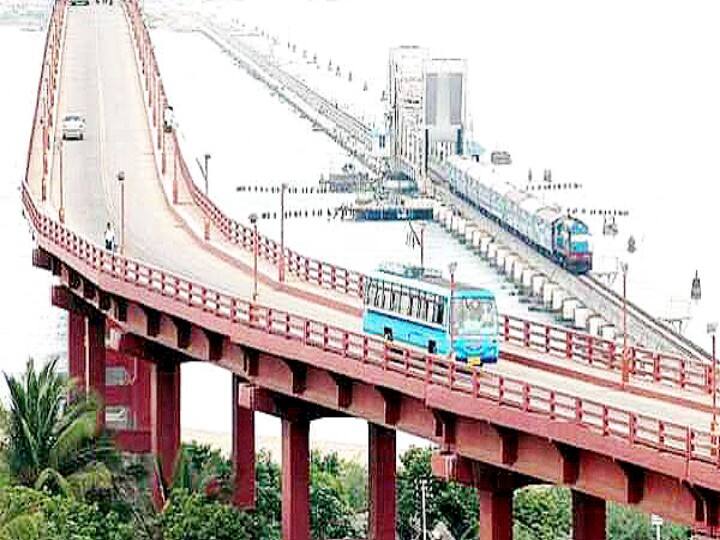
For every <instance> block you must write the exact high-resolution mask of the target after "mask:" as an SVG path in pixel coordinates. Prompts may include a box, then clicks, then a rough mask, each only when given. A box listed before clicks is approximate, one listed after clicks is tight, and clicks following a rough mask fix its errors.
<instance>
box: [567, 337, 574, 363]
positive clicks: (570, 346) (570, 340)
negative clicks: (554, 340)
mask: <svg viewBox="0 0 720 540" xmlns="http://www.w3.org/2000/svg"><path fill="white" fill-rule="evenodd" d="M574 335H575V334H573V332H566V333H565V358H567V359H568V360H570V359H571V358H572V356H573V336H574Z"/></svg>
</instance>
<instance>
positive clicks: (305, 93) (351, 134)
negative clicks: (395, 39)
mask: <svg viewBox="0 0 720 540" xmlns="http://www.w3.org/2000/svg"><path fill="white" fill-rule="evenodd" d="M196 29H197V30H199V31H201V32H202V33H203V34H205V35H206V36H207V37H208V38H210V39H211V40H212V41H214V42H216V44H217V45H219V46H221V48H223V49H224V50H225V51H226V52H228V53H232V52H235V53H236V54H237V53H240V54H241V55H242V56H244V57H245V58H247V59H248V60H250V61H251V62H252V63H253V64H254V66H250V65H247V64H246V63H242V64H241V66H242V67H243V68H245V69H247V70H249V71H255V69H257V70H259V71H263V72H264V75H265V76H266V77H267V78H269V79H272V80H274V82H275V84H276V86H275V87H274V90H276V91H277V92H279V93H281V94H283V96H284V98H285V99H286V101H288V103H290V104H293V105H295V103H294V100H296V99H298V100H300V101H302V102H303V103H304V104H305V106H307V107H310V108H311V109H312V110H314V111H315V112H316V113H317V114H319V115H321V116H322V117H324V118H326V119H327V120H328V121H330V122H331V123H332V124H333V125H335V126H336V127H337V129H338V130H340V131H342V132H343V133H345V134H346V136H347V137H348V138H349V139H351V140H353V141H354V142H355V143H356V144H358V145H359V146H361V147H365V148H367V147H368V145H369V144H370V143H369V132H370V130H369V128H368V126H366V125H365V124H364V123H363V122H361V121H360V120H359V119H357V118H355V117H354V116H352V115H351V114H349V113H348V112H346V111H344V110H342V109H340V108H338V107H337V106H335V104H334V103H333V102H331V101H330V100H328V99H327V98H325V97H324V96H322V95H321V94H319V93H318V92H316V91H315V90H313V89H311V88H310V87H309V86H308V85H307V84H305V83H304V82H303V81H301V80H300V79H298V78H297V77H295V76H293V75H291V74H290V73H288V72H287V71H285V70H283V69H282V68H281V67H280V66H279V65H278V64H277V63H276V62H275V61H274V60H273V59H270V58H268V57H267V56H266V55H264V54H262V53H260V52H259V51H256V50H255V49H253V48H252V47H250V46H249V45H248V44H247V43H245V42H244V41H243V40H242V39H240V38H239V37H238V36H236V35H233V33H232V29H228V28H223V27H220V26H218V25H216V24H214V22H213V21H209V20H206V21H204V24H202V25H198V27H197V28H196ZM230 49H235V51H231V50H230ZM253 74H254V75H255V76H256V77H257V76H258V73H253ZM266 82H268V81H267V80H266ZM296 106H297V105H296ZM328 134H329V135H330V136H331V137H333V139H335V140H336V142H338V144H341V146H343V147H345V148H346V150H348V151H352V150H353V149H352V148H348V145H347V142H349V141H342V140H337V138H336V137H334V136H333V134H331V133H328ZM353 146H354V145H353ZM353 153H354V154H355V157H356V158H357V159H359V160H360V161H361V162H363V163H364V164H365V165H366V166H367V167H368V168H369V169H370V170H374V171H376V170H377V163H376V162H374V161H375V160H370V159H366V158H367V157H368V156H366V155H365V154H364V153H362V154H361V153H358V152H353ZM429 176H430V179H431V180H432V182H433V184H434V186H435V190H436V192H435V195H436V196H438V197H439V198H440V199H444V200H445V201H446V202H447V203H449V204H452V205H453V206H455V207H458V208H460V209H461V210H462V211H463V213H466V214H469V215H471V216H472V217H473V218H474V219H475V220H477V221H479V222H480V223H481V224H482V226H483V228H485V229H486V230H487V231H488V232H489V233H490V234H492V235H493V236H494V237H495V238H496V240H499V242H500V243H501V244H503V245H504V247H506V248H508V249H510V250H512V251H513V252H515V253H517V254H518V255H520V256H521V257H522V258H524V259H525V260H526V261H527V262H528V263H530V264H531V265H532V266H533V267H535V268H537V269H538V270H539V271H541V272H542V273H544V274H545V275H546V276H547V277H548V279H550V280H551V281H553V282H555V283H558V284H559V285H560V286H561V287H562V288H564V289H565V290H566V291H567V292H568V293H569V294H571V295H572V296H573V297H575V298H577V299H578V300H580V301H581V302H582V303H583V304H585V305H586V306H587V307H589V308H590V309H592V310H593V311H595V312H597V313H601V314H602V315H603V317H604V318H605V319H606V320H608V322H610V323H612V324H614V325H615V326H616V328H618V329H620V328H622V315H623V299H622V297H621V296H620V295H619V294H617V293H616V292H615V291H613V290H612V289H610V288H609V287H607V286H606V285H604V284H603V283H601V282H600V281H598V280H597V279H595V278H594V277H592V276H575V275H573V274H571V273H569V272H567V271H566V270H564V269H562V268H561V267H559V266H558V265H556V264H554V263H553V262H551V261H549V260H548V259H546V258H545V257H543V256H542V255H540V254H539V253H537V252H536V251H535V250H534V249H532V248H531V247H530V246H528V245H527V244H525V243H524V242H522V241H521V240H520V239H518V238H516V237H515V236H514V235H512V234H511V233H509V232H508V231H507V230H505V229H503V228H502V227H500V226H499V225H498V224H497V223H495V222H493V221H492V220H490V219H488V218H487V217H486V216H484V215H483V214H482V213H481V212H479V211H478V210H477V209H476V208H474V207H473V206H471V205H470V204H468V203H467V202H465V201H463V200H461V199H460V198H459V197H457V196H456V195H454V194H452V193H451V192H450V191H449V190H448V189H447V188H446V187H445V179H444V178H443V177H442V175H441V174H440V173H438V172H437V171H435V170H434V169H432V168H430V170H429ZM627 311H628V335H629V336H631V338H632V339H633V341H634V342H636V343H639V344H642V345H644V346H646V347H651V348H657V349H660V350H664V351H668V352H672V353H676V354H681V355H685V356H692V357H695V358H701V359H707V358H708V354H707V352H706V351H705V350H703V349H702V348H701V347H699V346H698V345H696V344H695V343H693V342H692V341H690V340H689V339H687V338H686V337H685V336H682V335H680V334H678V333H677V332H675V331H674V330H673V329H671V328H669V327H668V326H666V325H665V324H663V323H662V322H660V321H658V320H657V319H656V318H654V317H653V316H652V315H650V314H649V313H647V312H646V311H645V310H643V309H642V308H640V307H639V306H638V305H636V304H634V303H632V302H630V301H628V302H627Z"/></svg>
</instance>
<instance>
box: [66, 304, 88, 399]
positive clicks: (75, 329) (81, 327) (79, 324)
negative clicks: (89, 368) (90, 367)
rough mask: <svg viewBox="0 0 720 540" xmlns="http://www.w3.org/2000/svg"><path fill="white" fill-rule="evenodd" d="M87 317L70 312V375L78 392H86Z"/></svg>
mask: <svg viewBox="0 0 720 540" xmlns="http://www.w3.org/2000/svg"><path fill="white" fill-rule="evenodd" d="M85 324H86V323H85V317H84V316H83V315H82V314H80V313H77V312H75V311H72V310H71V311H68V375H69V376H70V378H71V379H74V380H75V382H76V384H77V388H78V390H82V391H85V388H86V386H87V381H86V377H85Z"/></svg>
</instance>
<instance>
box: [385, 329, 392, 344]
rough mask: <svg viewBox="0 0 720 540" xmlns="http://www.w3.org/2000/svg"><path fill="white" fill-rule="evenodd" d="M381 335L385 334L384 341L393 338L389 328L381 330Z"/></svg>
mask: <svg viewBox="0 0 720 540" xmlns="http://www.w3.org/2000/svg"><path fill="white" fill-rule="evenodd" d="M383 336H385V340H386V341H392V340H393V335H392V330H391V329H390V328H386V329H385V330H384V331H383Z"/></svg>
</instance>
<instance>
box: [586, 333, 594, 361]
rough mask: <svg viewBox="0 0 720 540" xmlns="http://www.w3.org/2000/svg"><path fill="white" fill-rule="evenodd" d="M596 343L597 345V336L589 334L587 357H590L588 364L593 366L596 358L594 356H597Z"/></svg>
mask: <svg viewBox="0 0 720 540" xmlns="http://www.w3.org/2000/svg"><path fill="white" fill-rule="evenodd" d="M594 345H595V338H593V337H592V336H590V335H588V336H587V359H588V364H589V365H591V366H592V365H593V361H594V359H595V358H594V356H595V355H594V353H595V347H594Z"/></svg>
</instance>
